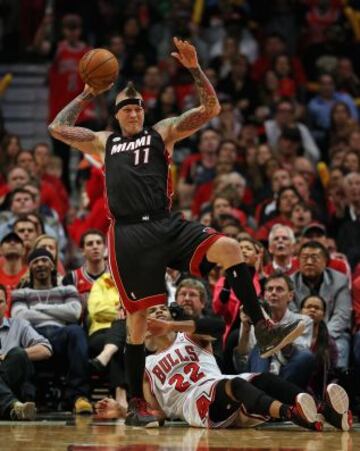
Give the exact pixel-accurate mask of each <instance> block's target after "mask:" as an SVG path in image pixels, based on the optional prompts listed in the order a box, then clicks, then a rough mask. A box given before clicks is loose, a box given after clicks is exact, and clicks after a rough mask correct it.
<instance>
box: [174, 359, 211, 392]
mask: <svg viewBox="0 0 360 451" xmlns="http://www.w3.org/2000/svg"><path fill="white" fill-rule="evenodd" d="M184 373H185V374H188V375H189V379H190V381H191V382H194V383H195V382H198V381H199V380H200V379H202V378H203V377H205V373H203V372H202V371H200V366H199V365H198V364H197V363H195V362H192V363H188V364H187V365H186V366H185V367H184ZM190 381H189V380H187V381H186V380H185V377H184V376H183V375H182V374H179V373H177V374H174V375H173V376H172V377H171V378H170V379H169V384H170V385H174V384H175V390H177V391H178V392H180V393H184V392H185V391H186V390H187V389H188V388H189V387H190V386H191V382H190Z"/></svg>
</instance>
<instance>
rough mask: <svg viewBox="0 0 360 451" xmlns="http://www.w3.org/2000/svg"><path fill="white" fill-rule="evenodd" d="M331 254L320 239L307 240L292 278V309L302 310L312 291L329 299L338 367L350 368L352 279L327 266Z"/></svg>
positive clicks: (329, 322)
mask: <svg viewBox="0 0 360 451" xmlns="http://www.w3.org/2000/svg"><path fill="white" fill-rule="evenodd" d="M328 260H329V253H328V250H327V249H326V247H325V246H324V245H323V244H321V243H319V242H317V241H309V242H307V243H304V244H303V245H302V246H301V248H300V252H299V270H298V271H297V272H296V273H294V274H293V275H292V276H291V278H292V280H293V282H294V285H295V295H294V298H293V301H292V303H291V309H292V310H293V311H295V312H298V311H300V308H301V302H302V300H303V299H304V298H305V297H306V296H309V295H310V294H312V295H316V296H321V297H322V298H323V299H324V300H325V302H326V313H325V318H324V320H325V322H326V324H327V327H328V329H329V333H330V335H331V337H332V338H333V339H334V340H335V341H336V345H337V348H338V362H337V366H338V367H339V368H347V367H348V361H349V351H350V328H351V295H350V291H349V280H348V278H347V277H346V276H345V275H344V274H341V273H340V272H339V271H335V270H334V269H330V268H327V267H326V265H327V262H328Z"/></svg>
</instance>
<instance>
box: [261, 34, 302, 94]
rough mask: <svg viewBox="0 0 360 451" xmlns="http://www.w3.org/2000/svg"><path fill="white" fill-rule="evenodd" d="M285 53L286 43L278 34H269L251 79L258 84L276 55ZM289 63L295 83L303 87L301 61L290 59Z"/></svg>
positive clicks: (295, 58) (294, 58)
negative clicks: (292, 69)
mask: <svg viewBox="0 0 360 451" xmlns="http://www.w3.org/2000/svg"><path fill="white" fill-rule="evenodd" d="M285 51H286V41H285V39H284V37H283V36H282V35H280V34H279V33H271V34H269V35H268V36H267V37H266V39H265V43H264V49H263V53H262V55H260V57H259V58H258V59H257V60H256V61H255V63H254V64H253V67H252V78H253V79H254V80H255V81H257V82H260V81H261V80H262V79H263V78H264V75H265V72H266V71H267V70H268V69H270V67H271V63H272V61H273V59H274V58H275V57H276V56H277V55H281V54H283V53H284V52H285ZM291 63H292V66H293V68H294V76H295V80H296V83H298V84H301V85H304V84H305V83H306V77H305V72H304V68H303V66H302V64H301V61H300V59H299V58H297V57H292V58H291Z"/></svg>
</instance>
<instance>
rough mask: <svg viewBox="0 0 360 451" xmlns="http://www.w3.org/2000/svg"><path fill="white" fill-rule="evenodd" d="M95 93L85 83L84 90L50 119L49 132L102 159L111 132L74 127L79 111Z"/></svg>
mask: <svg viewBox="0 0 360 451" xmlns="http://www.w3.org/2000/svg"><path fill="white" fill-rule="evenodd" d="M97 94H98V93H96V92H95V91H94V90H93V89H92V88H90V87H89V86H87V85H86V86H85V88H84V91H83V92H82V93H81V94H79V95H78V96H77V97H75V99H74V100H72V101H71V102H70V103H69V104H68V105H66V107H65V108H63V109H62V110H61V111H60V113H59V114H58V115H57V116H56V118H55V119H54V120H53V121H52V123H51V124H50V125H49V132H50V134H51V136H52V137H54V138H56V139H59V140H60V141H63V142H64V143H66V144H69V145H70V146H71V147H74V148H75V149H78V150H81V151H82V152H84V153H88V154H91V155H94V156H97V157H99V158H100V159H101V160H102V161H103V159H104V150H105V143H106V139H107V137H108V136H109V135H110V134H111V132H93V131H92V130H90V129H88V128H84V127H75V123H76V120H77V118H78V116H79V114H80V112H81V111H82V110H83V109H84V108H85V106H86V105H87V103H88V102H90V101H91V100H93V99H94V97H95V96H96V95H97Z"/></svg>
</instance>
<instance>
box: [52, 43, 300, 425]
mask: <svg viewBox="0 0 360 451" xmlns="http://www.w3.org/2000/svg"><path fill="white" fill-rule="evenodd" d="M174 44H175V47H176V50H177V51H176V52H173V53H172V56H173V57H175V58H176V59H177V60H178V61H179V62H180V64H182V65H183V66H184V67H186V68H187V69H188V70H189V71H190V72H191V74H192V76H193V77H194V81H195V85H196V88H197V92H198V95H199V100H200V105H199V106H198V107H196V108H193V109H191V110H189V111H186V112H185V113H183V114H182V115H180V116H179V117H175V118H168V119H164V120H162V121H160V122H158V123H157V124H155V125H154V126H153V127H151V128H144V127H143V123H144V104H143V100H142V97H141V95H140V93H139V92H137V91H136V90H135V88H134V87H133V85H132V84H131V83H129V84H128V86H127V87H126V88H125V89H124V90H123V91H121V92H120V93H119V94H118V96H117V97H116V105H115V109H116V119H117V120H118V122H119V125H120V129H121V133H119V134H117V133H112V132H107V131H103V132H93V131H91V130H89V129H86V128H83V127H76V126H74V125H75V123H76V119H77V117H78V115H79V113H80V112H81V111H82V109H83V108H84V107H85V105H86V104H87V102H89V101H91V100H92V99H93V98H94V96H96V95H98V94H100V93H101V91H96V90H95V89H94V88H91V87H89V86H85V88H84V91H83V92H82V93H81V94H80V95H79V96H77V97H76V98H75V99H74V100H73V101H72V102H70V103H69V104H68V105H67V106H66V107H65V108H64V109H63V110H62V111H60V113H59V114H58V115H57V117H56V118H55V119H54V121H53V122H52V123H51V124H50V126H49V131H50V133H51V135H52V136H53V137H54V138H57V139H59V140H61V141H63V142H65V143H67V144H69V145H70V146H71V147H73V148H75V149H78V150H80V151H82V152H85V153H88V154H90V155H92V156H94V157H96V158H98V159H100V160H101V161H103V162H104V164H105V177H106V192H107V199H108V207H109V212H110V214H111V217H112V223H111V226H110V230H109V260H110V268H111V271H112V274H113V278H114V280H115V281H116V285H117V288H118V291H119V294H120V296H121V299H122V301H123V303H124V306H125V308H126V310H127V330H128V333H127V345H126V350H125V363H126V368H127V370H126V371H127V378H128V383H129V398H130V401H129V409H128V414H127V417H126V424H127V425H133V426H148V427H150V426H156V425H157V424H158V422H157V419H156V417H154V416H153V415H151V414H150V413H149V412H148V410H147V406H146V403H145V402H144V400H143V393H142V380H143V372H144V365H145V351H144V337H145V333H146V309H147V308H148V307H150V306H153V305H156V304H163V303H165V302H166V288H165V278H164V276H165V271H166V268H167V267H170V268H174V269H178V270H181V271H185V270H187V271H190V272H191V273H192V274H194V275H198V276H200V275H202V276H205V275H206V274H207V273H208V271H209V270H210V269H211V268H212V267H213V266H214V265H215V264H219V265H221V266H222V267H223V268H225V270H226V275H227V278H228V280H229V284H230V286H231V288H232V289H233V290H234V292H235V294H236V295H237V297H238V298H239V299H241V301H242V303H243V305H244V309H245V311H246V312H247V314H248V315H249V317H250V318H251V319H252V321H253V323H254V324H255V330H256V334H257V340H258V344H259V346H260V348H261V354H262V356H264V357H266V356H269V355H271V354H273V353H274V352H276V351H278V350H279V349H281V348H282V347H283V346H285V345H286V344H287V343H289V342H291V341H292V340H293V339H295V338H296V337H297V336H298V335H300V334H301V333H302V331H303V328H304V325H303V324H302V323H301V322H298V323H294V324H291V325H285V326H274V325H273V324H272V323H271V322H270V321H268V320H267V319H266V318H265V317H264V314H263V311H262V309H261V307H260V305H259V303H258V300H257V298H256V293H255V290H254V287H253V285H252V278H251V275H250V273H249V270H248V268H247V266H246V264H245V263H244V262H243V257H242V254H241V251H240V248H239V245H238V243H237V241H235V240H233V239H231V238H227V237H224V236H222V235H221V234H218V233H216V232H215V231H214V230H211V229H209V228H206V227H205V228H204V226H202V225H201V224H198V223H195V222H189V221H186V220H184V219H183V218H182V216H181V214H179V213H172V212H171V181H170V174H169V162H170V159H171V156H172V152H173V148H174V144H175V143H176V142H177V141H179V140H182V139H184V138H186V137H187V136H190V135H192V134H193V133H195V132H196V131H198V130H199V129H200V128H201V127H203V126H204V125H205V124H206V123H207V122H208V121H209V120H210V119H211V118H213V117H214V116H216V115H217V114H218V113H219V111H220V105H219V102H218V99H217V96H216V93H215V91H214V88H213V87H212V85H211V83H210V82H209V80H208V79H207V77H206V76H205V74H204V73H203V71H202V70H201V68H200V66H199V63H198V59H197V53H196V50H195V48H194V47H193V46H192V45H191V44H190V43H189V42H187V41H182V40H180V39H177V38H174Z"/></svg>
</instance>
